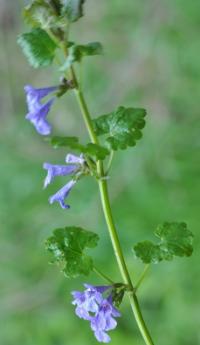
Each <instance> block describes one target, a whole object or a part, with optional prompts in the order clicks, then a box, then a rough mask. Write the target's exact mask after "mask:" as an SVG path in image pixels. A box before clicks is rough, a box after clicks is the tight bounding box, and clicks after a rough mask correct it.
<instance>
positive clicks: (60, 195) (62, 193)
mask: <svg viewBox="0 0 200 345" xmlns="http://www.w3.org/2000/svg"><path fill="white" fill-rule="evenodd" d="M75 184H76V181H75V180H71V181H69V182H68V183H67V184H66V185H65V186H64V187H62V188H61V189H60V190H59V191H58V192H57V193H56V194H54V195H52V196H51V197H50V198H49V202H50V204H53V202H55V201H57V202H59V204H60V206H61V207H62V208H64V209H66V208H70V206H69V205H67V204H65V198H66V197H67V196H68V195H69V192H70V191H71V189H72V188H73V186H74V185H75Z"/></svg>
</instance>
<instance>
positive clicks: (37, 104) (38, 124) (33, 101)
mask: <svg viewBox="0 0 200 345" xmlns="http://www.w3.org/2000/svg"><path fill="white" fill-rule="evenodd" d="M57 89H58V86H52V87H46V88H42V89H35V88H34V87H33V86H31V85H26V86H25V87H24V90H25V93H26V101H27V106H28V114H27V115H26V119H27V120H29V121H30V122H31V123H33V125H34V126H35V128H36V130H37V132H38V133H39V134H42V135H48V134H50V133H51V125H50V124H49V123H48V121H47V120H46V117H47V115H48V112H49V110H50V108H51V106H52V104H53V102H54V100H55V97H53V98H51V99H50V100H49V101H48V102H47V103H41V100H42V98H44V97H46V96H47V95H49V94H50V93H52V92H54V91H56V90H57Z"/></svg>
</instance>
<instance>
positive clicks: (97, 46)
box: [60, 42, 103, 71]
mask: <svg viewBox="0 0 200 345" xmlns="http://www.w3.org/2000/svg"><path fill="white" fill-rule="evenodd" d="M101 54H103V47H102V45H101V43H100V42H90V43H88V44H85V45H76V44H73V45H72V46H71V47H70V48H69V51H68V57H67V59H66V60H65V62H64V64H63V66H62V67H61V68H60V70H61V71H65V70H66V69H68V68H69V67H70V66H71V65H72V64H73V63H74V62H81V60H82V58H83V57H85V56H93V55H101Z"/></svg>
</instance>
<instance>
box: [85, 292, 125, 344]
mask: <svg viewBox="0 0 200 345" xmlns="http://www.w3.org/2000/svg"><path fill="white" fill-rule="evenodd" d="M119 316H120V313H119V312H118V310H117V309H116V308H115V307H114V306H113V304H112V298H111V296H110V297H109V298H107V299H104V300H103V301H102V303H101V304H100V306H99V310H98V313H96V315H95V317H93V318H92V320H91V328H92V330H93V331H94V335H95V337H96V339H97V340H98V341H99V342H103V343H108V342H109V341H110V337H109V336H108V334H107V333H106V331H110V330H111V329H114V328H115V327H116V326H117V321H116V320H115V319H114V317H119Z"/></svg>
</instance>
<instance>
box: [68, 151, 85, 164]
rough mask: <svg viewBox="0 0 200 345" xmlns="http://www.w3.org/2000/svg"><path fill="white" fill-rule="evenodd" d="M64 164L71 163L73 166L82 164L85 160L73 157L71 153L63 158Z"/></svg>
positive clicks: (81, 156) (80, 157)
mask: <svg viewBox="0 0 200 345" xmlns="http://www.w3.org/2000/svg"><path fill="white" fill-rule="evenodd" d="M65 161H66V163H73V164H81V165H82V164H84V162H85V160H84V158H83V155H82V154H81V155H80V156H76V155H73V154H72V153H69V154H67V156H66V158H65Z"/></svg>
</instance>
